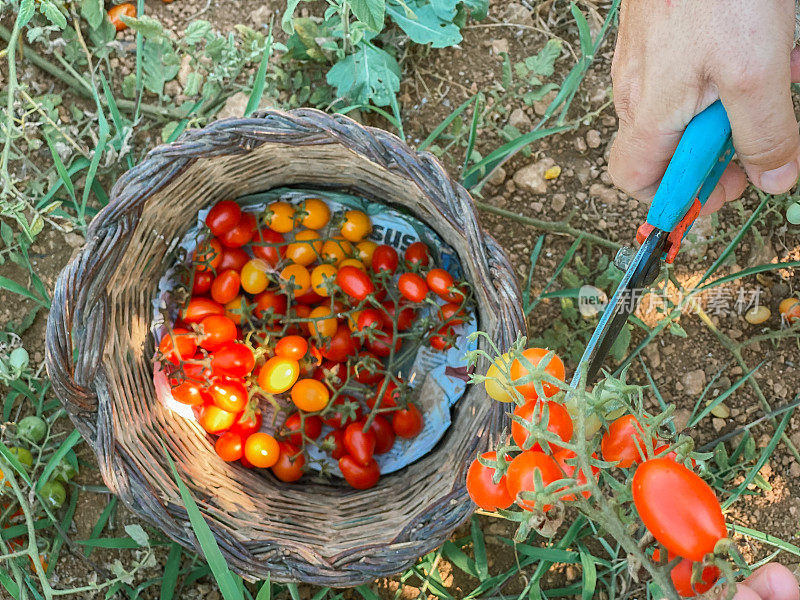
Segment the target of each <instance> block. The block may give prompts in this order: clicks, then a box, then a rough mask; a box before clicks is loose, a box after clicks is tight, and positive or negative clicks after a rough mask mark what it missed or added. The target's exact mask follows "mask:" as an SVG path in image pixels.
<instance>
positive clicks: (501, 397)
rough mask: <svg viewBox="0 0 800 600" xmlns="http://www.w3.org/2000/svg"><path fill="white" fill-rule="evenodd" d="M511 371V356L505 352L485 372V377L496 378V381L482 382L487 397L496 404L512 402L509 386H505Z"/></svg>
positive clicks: (512, 395) (512, 397) (512, 396)
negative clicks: (495, 401)
mask: <svg viewBox="0 0 800 600" xmlns="http://www.w3.org/2000/svg"><path fill="white" fill-rule="evenodd" d="M510 370H511V355H510V354H509V353H508V352H506V353H505V354H503V355H502V356H501V357H500V358H498V359H497V360H495V361H494V362H493V363H492V366H490V367H489V370H488V371H486V377H490V378H491V377H496V378H497V379H487V380H486V381H484V382H483V385H484V386H485V387H486V393H487V394H489V397H490V398H492V399H493V400H497V401H498V402H513V401H514V394H513V393H512V391H511V386H510V385H507V383H506V382H507V381H510V376H509V375H508V373H509V371H510Z"/></svg>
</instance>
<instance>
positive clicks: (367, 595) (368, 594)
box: [355, 585, 381, 600]
mask: <svg viewBox="0 0 800 600" xmlns="http://www.w3.org/2000/svg"><path fill="white" fill-rule="evenodd" d="M355 589H356V591H357V592H358V593H359V594H361V597H362V598H364V600H381V599H380V597H379V596H378V594H376V593H375V592H373V591H372V590H371V589H369V588H368V587H367V586H366V585H360V586H358V587H357V588H355Z"/></svg>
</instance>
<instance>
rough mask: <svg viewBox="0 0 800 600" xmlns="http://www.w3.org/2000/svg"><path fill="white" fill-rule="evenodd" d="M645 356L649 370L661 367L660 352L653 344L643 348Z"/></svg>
mask: <svg viewBox="0 0 800 600" xmlns="http://www.w3.org/2000/svg"><path fill="white" fill-rule="evenodd" d="M644 353H645V356H647V362H648V366H649V367H650V368H651V369H657V368H658V367H659V366H660V365H661V352H660V351H659V348H658V346H656V345H655V344H647V346H645V347H644Z"/></svg>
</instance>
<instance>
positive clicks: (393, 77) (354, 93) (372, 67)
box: [326, 41, 400, 106]
mask: <svg viewBox="0 0 800 600" xmlns="http://www.w3.org/2000/svg"><path fill="white" fill-rule="evenodd" d="M326 80H327V82H328V83H329V84H330V85H332V86H334V87H335V88H336V93H337V95H339V96H341V97H347V98H348V99H349V100H350V101H352V102H353V103H355V104H367V103H369V102H370V101H372V103H373V104H375V105H376V106H387V105H389V104H391V101H392V98H394V95H395V94H396V93H397V92H398V91H399V90H400V66H399V65H398V64H397V61H396V60H395V59H394V58H393V57H392V55H391V54H389V53H388V52H386V51H385V50H381V49H380V48H376V47H375V46H373V45H372V44H370V43H368V42H363V41H362V43H361V44H359V45H358V46H357V47H356V51H355V52H354V53H353V54H350V55H348V56H345V57H344V58H343V59H342V60H340V61H339V62H337V63H336V64H335V65H333V66H332V67H331V68H330V70H329V71H328V74H327V76H326Z"/></svg>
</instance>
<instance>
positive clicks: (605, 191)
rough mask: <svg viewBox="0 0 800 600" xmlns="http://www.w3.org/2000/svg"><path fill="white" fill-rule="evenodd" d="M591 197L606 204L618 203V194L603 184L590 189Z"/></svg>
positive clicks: (597, 184) (594, 184)
mask: <svg viewBox="0 0 800 600" xmlns="http://www.w3.org/2000/svg"><path fill="white" fill-rule="evenodd" d="M589 195H590V196H594V197H595V198H599V199H600V200H601V201H602V202H604V203H605V204H614V203H615V202H616V201H617V192H616V191H614V190H613V189H611V188H610V187H607V186H605V185H603V184H602V183H593V184H592V185H591V186H590V187H589Z"/></svg>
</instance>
